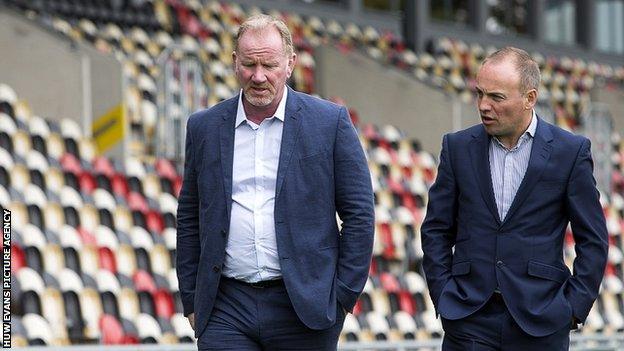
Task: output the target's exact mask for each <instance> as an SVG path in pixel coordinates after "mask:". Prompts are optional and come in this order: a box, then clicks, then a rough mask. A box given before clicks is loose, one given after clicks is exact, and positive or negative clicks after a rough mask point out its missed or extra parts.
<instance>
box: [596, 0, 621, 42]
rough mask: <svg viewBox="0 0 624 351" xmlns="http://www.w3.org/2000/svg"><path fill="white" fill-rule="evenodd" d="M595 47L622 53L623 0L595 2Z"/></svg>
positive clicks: (599, 0)
mask: <svg viewBox="0 0 624 351" xmlns="http://www.w3.org/2000/svg"><path fill="white" fill-rule="evenodd" d="M596 48H597V49H598V50H601V51H606V52H610V53H616V54H624V1H623V0H598V1H597V2H596Z"/></svg>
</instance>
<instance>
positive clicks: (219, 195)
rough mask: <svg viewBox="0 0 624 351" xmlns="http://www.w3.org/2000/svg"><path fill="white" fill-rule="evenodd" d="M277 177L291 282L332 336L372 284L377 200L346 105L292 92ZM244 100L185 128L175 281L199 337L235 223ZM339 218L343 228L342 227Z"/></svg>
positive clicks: (285, 267) (295, 297)
mask: <svg viewBox="0 0 624 351" xmlns="http://www.w3.org/2000/svg"><path fill="white" fill-rule="evenodd" d="M288 89H289V91H288V98H287V101H286V114H285V119H284V129H283V132H282V144H281V150H280V157H279V165H278V170H277V186H276V196H275V212H274V213H275V231H276V239H277V248H278V254H279V260H280V265H281V270H282V276H283V278H284V283H285V285H286V289H287V291H288V295H289V297H290V300H291V302H292V304H293V307H294V309H295V311H296V312H297V315H298V316H299V318H300V319H301V321H302V322H303V323H304V324H306V325H307V326H308V327H310V328H312V329H325V328H329V327H330V326H331V325H333V323H334V321H335V319H336V311H337V306H336V303H340V305H341V306H342V307H343V308H345V309H347V310H351V309H352V308H353V306H354V305H355V302H356V299H357V297H358V295H359V294H360V292H361V291H362V289H363V288H364V284H365V283H366V279H367V277H368V268H369V265H370V257H371V253H372V246H373V233H374V201H373V192H372V186H371V179H370V173H369V171H368V165H367V162H366V157H365V155H364V152H363V150H362V147H361V145H360V143H359V140H358V137H357V133H356V131H355V128H353V125H352V123H351V120H350V118H349V115H348V112H347V110H346V109H345V108H344V107H340V106H338V105H335V104H332V103H330V102H327V101H324V100H321V99H317V98H314V97H311V96H309V95H306V94H303V93H298V92H296V91H294V90H292V89H290V88H288ZM237 103H238V96H237V97H234V98H231V99H229V100H226V101H224V102H222V103H220V104H218V105H216V106H214V107H212V108H210V109H208V110H204V111H200V112H197V113H195V114H193V115H192V116H191V117H190V118H189V121H188V124H187V136H186V160H185V166H184V181H183V184H182V190H181V192H180V197H179V200H178V201H179V205H178V233H177V261H176V262H177V273H178V281H179V288H180V293H181V297H182V304H183V306H184V314H185V315H188V314H190V313H192V312H194V313H195V334H196V336H197V337H199V336H200V335H201V333H202V331H203V330H204V329H205V327H206V325H207V324H208V319H209V317H210V313H211V310H212V307H213V304H214V300H215V297H216V295H217V288H218V284H219V278H220V276H221V266H222V264H223V261H224V258H225V246H226V243H227V237H228V228H229V224H230V211H231V204H232V161H233V152H234V122H235V120H236V109H237ZM336 212H338V214H339V216H340V218H341V220H342V221H343V223H342V229H341V230H340V232H339V230H338V225H337V222H336Z"/></svg>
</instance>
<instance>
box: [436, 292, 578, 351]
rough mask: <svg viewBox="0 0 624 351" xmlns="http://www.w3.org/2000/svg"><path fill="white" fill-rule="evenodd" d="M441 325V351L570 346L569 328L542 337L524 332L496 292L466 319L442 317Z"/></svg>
mask: <svg viewBox="0 0 624 351" xmlns="http://www.w3.org/2000/svg"><path fill="white" fill-rule="evenodd" d="M442 326H443V328H444V341H443V342H442V350H443V351H469V350H475V351H481V350H483V351H494V350H500V351H527V350H528V351H539V350H548V351H560V350H561V351H566V350H568V349H569V346H570V328H569V327H565V328H563V329H561V330H559V331H557V332H555V333H554V334H551V335H547V336H544V337H534V336H531V335H529V334H527V333H525V332H524V331H523V330H522V329H520V326H518V324H517V323H516V322H515V320H514V319H513V317H512V316H511V314H510V313H509V311H508V310H507V307H506V306H505V302H504V301H503V299H502V297H501V296H500V294H496V293H495V294H494V295H493V296H492V298H490V300H489V301H488V302H487V303H486V304H485V306H483V307H482V308H481V309H480V310H478V311H477V312H475V313H473V314H471V315H470V316H468V317H466V318H463V319H459V320H449V319H444V318H442Z"/></svg>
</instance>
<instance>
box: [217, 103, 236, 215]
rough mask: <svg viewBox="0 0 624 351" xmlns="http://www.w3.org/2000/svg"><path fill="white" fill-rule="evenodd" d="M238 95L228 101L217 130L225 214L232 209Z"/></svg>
mask: <svg viewBox="0 0 624 351" xmlns="http://www.w3.org/2000/svg"><path fill="white" fill-rule="evenodd" d="M237 106H238V95H237V96H236V98H232V99H230V102H229V106H228V107H227V108H226V111H225V112H224V113H223V115H222V118H223V122H222V123H221V127H220V130H219V139H220V153H221V169H222V171H223V188H224V191H225V201H226V205H227V213H228V214H229V213H230V210H231V207H232V168H233V167H234V123H235V122H236V108H237Z"/></svg>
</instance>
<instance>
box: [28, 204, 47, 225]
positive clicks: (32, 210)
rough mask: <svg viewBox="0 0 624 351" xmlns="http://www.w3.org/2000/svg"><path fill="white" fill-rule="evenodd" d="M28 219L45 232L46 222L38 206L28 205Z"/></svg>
mask: <svg viewBox="0 0 624 351" xmlns="http://www.w3.org/2000/svg"><path fill="white" fill-rule="evenodd" d="M27 208H28V219H29V222H30V223H32V224H34V225H35V226H36V227H37V228H39V229H41V230H44V229H45V220H44V217H43V212H41V209H40V208H39V206H37V205H28V207H27Z"/></svg>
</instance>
